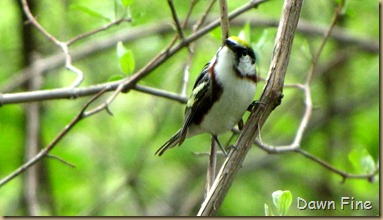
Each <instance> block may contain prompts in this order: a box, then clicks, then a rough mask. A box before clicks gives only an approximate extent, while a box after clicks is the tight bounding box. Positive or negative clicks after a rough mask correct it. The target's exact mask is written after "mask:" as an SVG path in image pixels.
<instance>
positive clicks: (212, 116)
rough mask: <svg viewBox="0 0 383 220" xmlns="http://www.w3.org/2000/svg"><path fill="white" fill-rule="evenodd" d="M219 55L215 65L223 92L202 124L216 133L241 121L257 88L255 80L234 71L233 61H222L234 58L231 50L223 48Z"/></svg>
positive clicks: (204, 127)
mask: <svg viewBox="0 0 383 220" xmlns="http://www.w3.org/2000/svg"><path fill="white" fill-rule="evenodd" d="M219 56H222V57H219V59H218V61H217V62H218V63H217V64H216V66H215V67H216V75H215V77H216V80H217V81H218V82H219V83H220V84H221V86H222V88H223V92H222V94H221V96H220V98H219V100H218V101H216V102H215V103H214V104H213V107H212V108H211V109H210V111H209V112H208V113H207V114H206V115H205V116H204V119H203V120H202V123H201V125H200V128H201V129H202V130H205V131H206V132H209V133H211V134H215V135H218V134H222V133H225V132H227V131H229V130H230V129H231V128H233V127H234V126H235V125H236V124H237V123H238V122H239V120H240V119H241V117H242V116H243V114H244V113H245V112H246V110H247V108H248V107H249V105H250V104H251V102H252V100H253V98H254V94H255V89H256V84H255V82H253V81H251V80H250V79H247V78H241V77H239V76H237V75H236V74H235V73H234V69H233V62H228V63H220V62H222V61H223V60H234V57H230V56H233V54H232V53H231V51H228V49H227V48H222V50H221V51H220V53H219ZM225 56H228V57H225ZM254 74H255V72H254Z"/></svg>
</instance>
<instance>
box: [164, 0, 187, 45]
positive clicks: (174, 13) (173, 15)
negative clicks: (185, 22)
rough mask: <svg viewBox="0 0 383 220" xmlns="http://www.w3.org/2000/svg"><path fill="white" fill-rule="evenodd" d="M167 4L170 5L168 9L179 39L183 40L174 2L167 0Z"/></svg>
mask: <svg viewBox="0 0 383 220" xmlns="http://www.w3.org/2000/svg"><path fill="white" fill-rule="evenodd" d="M168 5H169V7H170V10H171V11H172V17H173V21H174V23H175V25H176V29H177V32H178V36H179V38H180V39H181V40H184V38H185V37H184V32H183V30H182V27H181V25H180V21H179V20H178V16H177V12H176V9H175V7H174V4H173V0H168Z"/></svg>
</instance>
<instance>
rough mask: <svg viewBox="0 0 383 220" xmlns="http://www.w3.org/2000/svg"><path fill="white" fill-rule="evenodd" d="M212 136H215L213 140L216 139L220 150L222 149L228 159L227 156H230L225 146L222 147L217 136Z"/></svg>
mask: <svg viewBox="0 0 383 220" xmlns="http://www.w3.org/2000/svg"><path fill="white" fill-rule="evenodd" d="M212 136H213V138H214V140H215V142H217V144H218V146H219V148H221V150H222V153H223V154H224V155H225V157H227V155H228V154H227V152H226V150H225V148H223V146H222V144H221V142H219V140H218V137H217V135H212Z"/></svg>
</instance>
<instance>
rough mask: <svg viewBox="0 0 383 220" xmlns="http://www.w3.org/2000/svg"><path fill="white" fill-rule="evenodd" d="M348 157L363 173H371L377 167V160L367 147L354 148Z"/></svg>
mask: <svg viewBox="0 0 383 220" xmlns="http://www.w3.org/2000/svg"><path fill="white" fill-rule="evenodd" d="M348 159H349V160H350V162H351V163H352V165H353V166H354V167H355V169H357V170H360V171H362V172H363V173H371V172H373V171H374V170H375V169H376V165H375V161H374V159H373V158H372V156H371V155H370V154H369V153H368V151H367V150H366V149H365V148H357V149H353V150H352V151H351V152H350V153H349V154H348Z"/></svg>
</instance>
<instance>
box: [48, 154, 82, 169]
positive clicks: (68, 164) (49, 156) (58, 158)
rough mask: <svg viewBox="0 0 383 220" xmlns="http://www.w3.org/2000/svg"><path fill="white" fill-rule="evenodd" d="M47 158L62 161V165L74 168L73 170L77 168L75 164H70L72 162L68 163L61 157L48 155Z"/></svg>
mask: <svg viewBox="0 0 383 220" xmlns="http://www.w3.org/2000/svg"><path fill="white" fill-rule="evenodd" d="M45 156H46V157H47V158H52V159H56V160H58V161H60V162H61V163H63V164H65V165H67V166H69V167H72V168H75V167H76V165H74V164H73V163H70V162H68V161H66V160H64V159H62V158H61V157H59V156H56V155H53V154H46V155H45Z"/></svg>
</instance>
